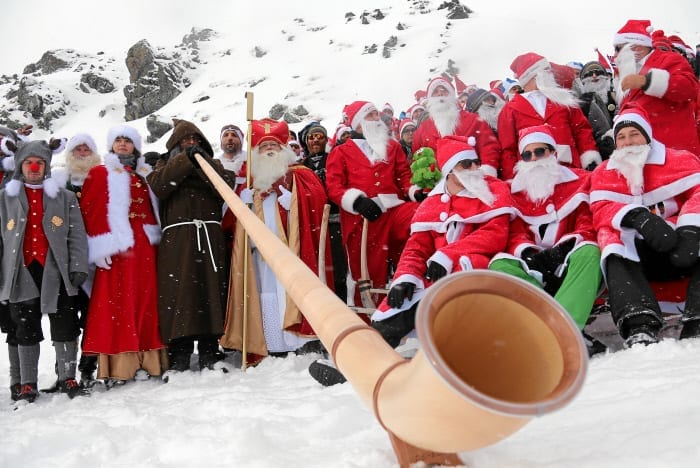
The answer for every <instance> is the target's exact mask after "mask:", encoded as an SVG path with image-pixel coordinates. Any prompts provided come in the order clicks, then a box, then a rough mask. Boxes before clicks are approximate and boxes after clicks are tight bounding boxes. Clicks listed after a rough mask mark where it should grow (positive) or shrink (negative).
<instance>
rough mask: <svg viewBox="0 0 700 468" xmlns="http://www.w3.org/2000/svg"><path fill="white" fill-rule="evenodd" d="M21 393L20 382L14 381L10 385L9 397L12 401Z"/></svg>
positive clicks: (17, 398)
mask: <svg viewBox="0 0 700 468" xmlns="http://www.w3.org/2000/svg"><path fill="white" fill-rule="evenodd" d="M20 393H22V384H20V383H14V384H12V385H10V399H11V400H12V401H17V400H19V394H20Z"/></svg>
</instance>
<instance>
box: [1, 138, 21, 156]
mask: <svg viewBox="0 0 700 468" xmlns="http://www.w3.org/2000/svg"><path fill="white" fill-rule="evenodd" d="M13 143H14V141H13ZM15 146H17V145H15ZM0 151H2V152H3V153H5V154H6V155H8V156H14V155H15V152H14V151H12V150H11V149H10V148H8V147H7V137H5V138H3V139H2V141H0Z"/></svg>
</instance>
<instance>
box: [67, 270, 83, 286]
mask: <svg viewBox="0 0 700 468" xmlns="http://www.w3.org/2000/svg"><path fill="white" fill-rule="evenodd" d="M87 276H88V275H87V273H84V272H82V271H71V272H70V273H68V278H69V279H70V284H72V285H73V286H75V287H76V288H77V287H78V286H80V285H81V284H83V283H84V282H85V280H86V279H87Z"/></svg>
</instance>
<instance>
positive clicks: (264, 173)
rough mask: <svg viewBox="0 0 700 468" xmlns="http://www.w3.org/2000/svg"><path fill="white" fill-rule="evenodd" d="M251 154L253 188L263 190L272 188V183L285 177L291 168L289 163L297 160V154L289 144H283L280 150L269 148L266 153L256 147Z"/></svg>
mask: <svg viewBox="0 0 700 468" xmlns="http://www.w3.org/2000/svg"><path fill="white" fill-rule="evenodd" d="M250 156H251V157H250V164H251V176H252V178H253V188H254V189H257V190H260V191H263V192H265V191H267V190H269V189H270V188H272V184H274V183H275V182H276V181H278V180H279V179H280V178H281V177H283V176H284V175H285V174H286V173H287V171H288V170H289V165H290V164H294V162H295V161H296V154H294V151H292V150H291V149H290V148H289V147H287V146H282V149H281V150H279V151H276V150H269V151H266V152H265V153H261V152H260V150H259V148H258V147H255V148H253V149H252V151H251V155H250Z"/></svg>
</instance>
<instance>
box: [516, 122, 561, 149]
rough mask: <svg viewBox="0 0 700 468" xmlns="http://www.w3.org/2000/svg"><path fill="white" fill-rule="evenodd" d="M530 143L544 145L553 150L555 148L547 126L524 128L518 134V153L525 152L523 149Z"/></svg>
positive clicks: (554, 142)
mask: <svg viewBox="0 0 700 468" xmlns="http://www.w3.org/2000/svg"><path fill="white" fill-rule="evenodd" d="M531 143H545V144H547V145H551V146H552V147H553V148H556V147H557V142H556V141H554V135H553V134H552V129H551V127H550V126H549V125H534V126H532V127H525V128H523V129H522V130H520V132H519V133H518V151H520V152H521V153H522V152H523V151H525V147H526V146H527V145H529V144H531Z"/></svg>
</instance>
